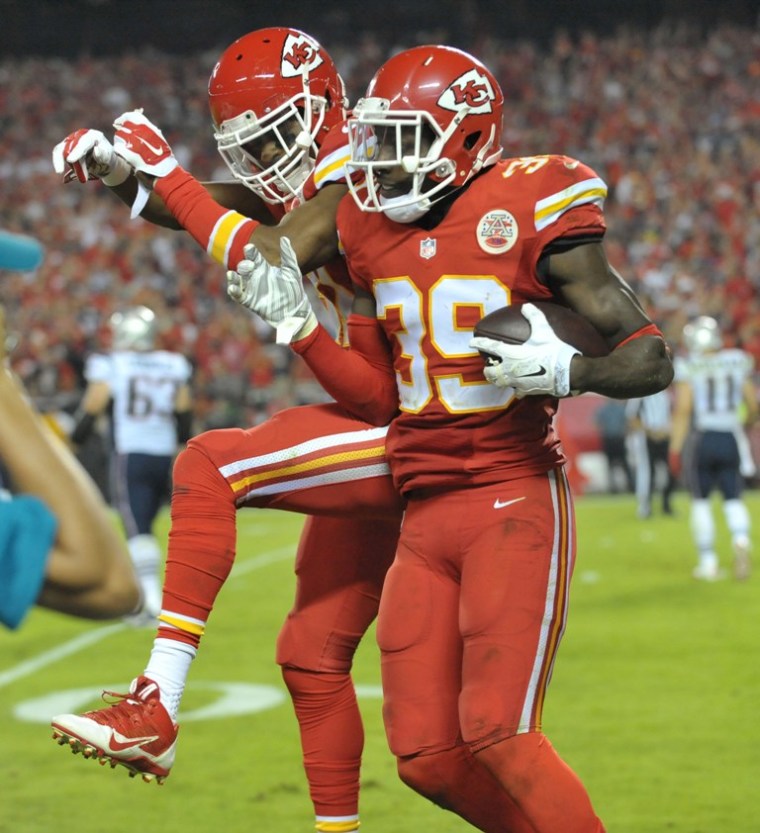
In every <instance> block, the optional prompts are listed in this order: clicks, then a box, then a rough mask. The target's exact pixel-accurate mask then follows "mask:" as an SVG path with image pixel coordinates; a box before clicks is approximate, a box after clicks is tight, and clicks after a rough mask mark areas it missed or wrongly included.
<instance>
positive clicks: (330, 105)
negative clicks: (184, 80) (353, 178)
mask: <svg viewBox="0 0 760 833" xmlns="http://www.w3.org/2000/svg"><path fill="white" fill-rule="evenodd" d="M208 95H209V107H210V108H211V117H212V119H213V121H214V128H215V130H214V138H215V139H216V143H217V147H218V148H219V153H220V154H221V155H222V158H223V159H224V161H225V162H226V163H227V166H228V167H229V169H230V170H231V171H232V174H233V175H234V176H235V178H236V179H238V180H240V181H241V182H242V183H244V184H245V185H247V186H248V187H249V188H251V189H252V190H253V191H255V192H256V193H257V194H258V195H259V196H260V197H261V198H262V199H263V200H266V201H267V202H269V203H278V202H279V203H285V202H289V201H290V200H292V199H293V198H294V197H296V196H299V195H300V192H301V189H302V188H303V185H304V183H305V182H306V179H307V177H308V175H309V173H310V171H311V170H312V168H313V167H314V160H315V158H316V155H317V150H318V148H319V145H320V143H321V141H322V139H323V138H324V135H325V134H326V133H327V132H328V130H329V129H330V128H331V127H333V126H334V125H335V124H338V123H339V122H341V121H342V120H343V119H344V118H345V117H346V110H345V108H346V93H345V86H344V84H343V79H342V78H341V77H340V75H339V74H338V70H337V68H336V67H335V64H334V63H333V61H332V59H331V58H330V56H329V55H328V54H327V52H325V50H324V49H323V48H322V47H321V46H320V45H319V44H318V43H317V41H315V40H314V39H313V38H312V37H310V36H309V35H306V34H304V33H303V32H299V31H298V30H297V29H286V28H270V29H258V30H256V31H255V32H250V33H249V34H247V35H244V36H243V37H242V38H239V39H238V40H236V41H235V42H234V43H233V44H231V45H230V46H229V47H228V48H227V49H226V50H225V51H224V53H223V54H222V56H221V58H220V59H219V61H218V62H217V64H216V66H215V67H214V71H213V72H212V73H211V78H210V79H209V84H208ZM269 142H274V143H275V150H274V152H272V150H271V148H272V145H269V149H270V151H269V156H270V158H269V159H268V160H266V161H264V160H262V159H261V158H260V150H261V149H262V147H264V145H265V144H266V143H269ZM272 157H273V158H274V159H275V161H272Z"/></svg>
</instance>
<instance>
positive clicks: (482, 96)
mask: <svg viewBox="0 0 760 833" xmlns="http://www.w3.org/2000/svg"><path fill="white" fill-rule="evenodd" d="M495 98H496V96H495V95H494V91H493V87H492V86H491V82H490V81H489V80H488V78H487V77H486V76H485V75H484V74H483V73H482V72H479V71H478V70H477V69H474V68H473V69H470V70H467V72H465V73H464V75H460V76H459V78H457V79H456V81H452V83H451V84H450V85H449V86H448V87H447V88H446V89H445V90H444V91H443V92H442V93H441V96H440V98H439V99H438V102H437V103H438V106H439V107H443V109H444V110H451V111H453V112H454V113H458V112H459V111H460V110H461V109H462V108H463V107H468V108H469V112H470V113H490V112H492V110H493V106H492V103H491V102H492V101H493V100H494V99H495Z"/></svg>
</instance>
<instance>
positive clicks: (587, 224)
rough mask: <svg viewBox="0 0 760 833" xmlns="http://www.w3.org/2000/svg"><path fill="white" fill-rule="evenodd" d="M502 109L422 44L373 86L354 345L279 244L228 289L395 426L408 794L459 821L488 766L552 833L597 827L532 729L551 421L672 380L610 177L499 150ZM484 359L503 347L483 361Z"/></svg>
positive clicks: (395, 678) (397, 649) (385, 601)
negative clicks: (632, 268)
mask: <svg viewBox="0 0 760 833" xmlns="http://www.w3.org/2000/svg"><path fill="white" fill-rule="evenodd" d="M502 109H503V96H502V93H501V90H500V89H499V85H498V83H497V81H496V79H495V77H494V76H493V75H492V73H491V72H490V71H489V70H488V69H487V68H486V67H484V66H483V65H482V64H481V63H480V62H479V61H477V60H476V59H474V58H472V57H471V56H469V55H467V54H466V53H463V52H460V51H459V50H455V49H451V48H447V47H444V46H423V47H417V48H414V49H411V50H407V51H404V52H401V53H399V54H397V55H396V56H394V57H393V58H391V59H390V60H389V61H388V62H387V63H386V64H384V65H383V67H382V68H381V69H380V70H379V71H378V72H377V74H376V75H375V77H374V79H373V80H372V82H371V84H370V86H369V88H368V90H367V94H366V96H365V98H363V99H362V100H361V101H360V102H359V104H358V105H357V106H356V108H355V110H354V112H353V114H352V116H351V118H350V119H349V136H350V142H351V153H352V156H351V163H350V167H351V168H353V169H354V170H357V171H360V172H362V173H363V174H364V179H363V181H362V182H361V183H356V182H354V181H352V180H349V187H350V190H351V196H350V197H346V198H344V199H343V200H342V202H341V204H340V206H339V209H338V217H337V220H338V231H339V234H340V239H341V243H342V246H343V249H344V252H345V255H346V259H347V263H348V265H349V270H350V272H351V276H352V278H353V281H354V283H355V286H356V294H355V302H354V308H353V310H354V311H353V314H352V316H351V317H350V318H349V334H350V340H351V345H352V349H351V350H349V351H345V350H340V349H339V348H337V347H336V346H335V344H334V343H333V342H332V341H331V340H330V338H329V336H328V335H327V334H326V333H325V332H324V330H323V328H322V327H321V326H320V325H319V324H318V322H317V320H316V318H315V317H314V315H313V313H312V311H311V309H310V308H309V303H308V299H306V298H305V296H304V295H303V292H302V291H301V290H300V289H299V287H300V286H301V282H300V276H299V267H298V262H297V258H296V256H295V254H294V253H293V251H292V248H291V247H290V245H289V241H288V240H287V238H283V239H282V241H281V265H280V266H279V267H273V266H270V265H269V264H268V263H267V262H266V261H265V260H264V259H263V258H262V257H260V256H259V255H258V254H256V253H255V252H252V253H251V255H252V256H251V258H250V259H249V260H248V261H244V262H243V263H242V264H240V265H239V267H238V269H237V270H236V271H235V272H231V273H229V275H228V280H229V292H230V294H231V296H232V297H234V298H236V299H237V300H239V301H241V302H242V303H244V304H245V305H246V306H248V307H249V308H250V309H252V310H253V311H254V312H256V313H257V314H259V315H260V316H261V317H262V318H264V320H266V321H267V322H268V323H269V324H271V325H272V326H274V327H277V328H278V330H279V331H284V332H286V334H287V336H289V337H290V339H291V344H292V346H293V348H294V349H295V350H296V352H297V353H299V354H300V355H301V356H303V357H304V358H305V359H306V361H307V362H308V363H309V365H310V366H311V367H312V369H313V370H314V372H315V373H316V375H317V376H318V378H319V379H320V381H321V382H322V384H323V385H324V386H325V388H326V389H327V390H328V391H329V392H330V393H331V394H332V395H333V396H334V397H335V398H336V399H337V401H338V402H341V403H342V404H344V405H345V407H346V408H347V409H348V410H350V411H351V412H352V413H354V414H355V415H356V416H358V417H360V418H362V419H365V420H367V421H368V422H370V423H375V424H378V425H384V424H386V423H387V422H388V420H392V422H391V425H390V428H389V430H388V435H387V441H386V450H387V455H388V460H389V463H390V466H391V472H392V476H393V479H394V482H395V484H396V486H397V487H398V489H399V491H400V492H401V493H402V494H403V495H404V497H405V498H406V500H407V509H406V514H405V519H404V525H403V528H402V531H401V535H400V539H399V548H398V551H397V554H396V558H395V561H394V563H393V566H392V567H391V568H390V571H389V572H388V575H387V578H386V582H385V587H384V590H383V597H382V601H381V604H380V613H379V618H378V642H379V644H380V648H381V652H382V678H383V690H384V719H385V724H386V730H387V735H388V740H389V744H390V747H391V750H392V751H393V753H394V754H395V755H396V757H397V760H398V769H399V773H400V776H401V778H402V779H403V781H405V782H406V783H407V784H409V785H410V786H411V787H413V788H414V789H415V790H417V791H418V792H420V793H421V794H422V795H425V796H427V797H428V798H430V799H432V800H433V801H435V802H436V803H438V804H440V805H441V806H443V807H447V808H449V809H453V810H454V811H455V812H459V813H460V814H461V807H462V802H463V800H464V797H466V795H467V794H471V793H470V791H472V790H476V789H479V788H480V789H483V788H482V786H479V785H480V784H481V781H480V780H479V779H478V777H477V774H479V775H480V776H481V779H484V778H485V774H488V775H489V776H491V777H492V778H493V779H495V781H496V782H498V784H499V785H500V786H501V788H502V790H503V791H504V792H505V793H506V794H508V795H510V796H511V797H512V798H513V799H514V800H515V801H516V802H517V804H518V805H519V807H520V808H521V810H522V811H523V813H524V815H525V817H527V819H528V821H529V823H530V825H531V826H532V828H533V829H534V830H535V831H537V833H557V831H562V833H600V831H603V830H604V827H603V825H602V822H601V821H600V820H599V818H598V817H597V815H596V813H595V811H594V809H593V807H592V804H591V801H590V799H589V797H588V795H587V793H586V790H585V788H584V786H583V785H582V783H581V781H580V780H579V779H578V777H577V776H576V775H575V773H574V772H573V771H572V770H571V769H570V767H569V766H568V765H567V764H566V763H565V762H564V761H563V760H562V759H561V758H560V757H559V755H558V754H557V753H556V751H555V750H554V749H553V747H552V745H551V744H550V742H549V741H548V739H547V738H546V736H545V735H544V734H543V733H542V730H541V715H542V709H543V704H544V698H545V696H546V690H547V685H548V682H549V679H550V676H551V671H552V666H553V664H554V661H555V658H556V654H557V649H558V646H559V642H560V639H561V636H562V633H563V631H564V628H565V622H566V617H567V610H568V599H569V588H570V577H571V574H572V570H573V564H574V561H575V525H574V514H573V503H572V497H571V494H570V492H569V489H568V484H567V478H566V475H565V471H564V468H563V462H564V457H563V452H562V447H561V444H560V440H559V438H558V436H557V435H556V433H555V431H554V427H553V416H554V414H555V412H556V409H557V407H558V400H559V399H561V398H562V397H565V396H568V395H570V394H571V393H576V392H586V391H595V392H597V393H601V394H604V395H607V396H611V397H618V398H627V397H629V396H642V395H647V394H650V393H654V392H655V391H658V390H661V389H663V388H664V387H666V386H667V385H668V384H669V382H670V381H671V378H672V374H673V370H672V364H671V361H670V357H669V353H668V350H667V348H666V345H665V342H664V340H663V338H662V336H661V333H660V332H659V330H658V329H657V327H656V326H655V325H654V324H653V323H652V322H651V321H650V320H649V319H648V318H647V317H646V315H645V314H644V312H643V310H642V308H641V306H640V304H639V303H638V302H637V300H636V298H635V297H634V295H633V294H632V292H631V290H630V289H629V287H628V286H627V285H626V284H625V282H624V281H623V280H622V279H621V277H620V276H619V275H618V274H617V273H616V272H615V270H614V269H613V268H612V267H611V266H610V264H609V262H608V260H607V257H606V254H605V250H604V247H603V244H602V238H603V235H604V233H605V223H604V218H603V214H602V205H603V201H604V197H605V195H606V186H605V184H604V182H603V181H602V180H601V179H600V178H599V176H598V175H597V174H596V173H595V172H594V171H593V170H591V169H590V168H588V167H587V166H586V165H584V164H582V163H581V162H579V161H577V160H575V159H571V158H568V157H565V156H554V155H548V156H532V157H520V158H516V159H504V158H502V154H501V146H500V137H501V131H502ZM547 299H554V300H555V301H558V302H560V303H563V304H565V305H567V306H569V307H571V308H572V309H574V310H575V311H577V312H579V313H581V314H582V315H584V316H585V317H586V318H588V319H589V320H590V321H591V322H592V323H593V324H594V326H595V327H596V328H597V329H598V330H599V331H600V332H601V333H602V335H603V336H604V337H605V339H606V341H607V343H608V345H609V348H610V353H609V355H608V356H605V357H602V358H589V357H584V356H582V355H580V354H579V353H578V351H577V350H575V348H573V347H571V346H570V345H569V344H567V343H565V342H563V341H561V340H560V339H559V338H558V337H557V336H556V334H555V333H554V331H553V330H552V329H551V327H550V326H549V324H548V322H547V320H546V318H545V316H544V315H543V314H542V313H541V312H540V311H539V310H538V308H537V307H535V306H531V304H530V302H531V301H536V300H547ZM519 302H527V305H526V306H525V307H523V310H524V315H525V317H526V318H528V320H529V322H530V324H531V335H530V338H529V339H528V340H527V341H526V342H525V343H524V344H519V345H512V344H510V345H507V344H504V343H503V342H500V341H496V340H492V339H487V338H473V337H472V327H473V325H474V323H475V322H476V321H477V320H478V319H479V318H480V317H481V316H482V315H483V314H485V313H488V312H490V311H492V310H494V309H497V308H499V307H502V306H505V305H507V304H510V303H519ZM481 352H484V353H488V354H491V355H492V356H494V361H493V362H492V363H490V364H489V365H488V366H487V367H485V369H484V363H483V360H482V358H481V355H480V354H481ZM484 376H485V379H484ZM399 410H400V413H399ZM397 414H398V415H397ZM468 754H469V755H470V757H468ZM473 761H474V763H473ZM494 812H497V811H494ZM476 826H479V825H477V823H476ZM480 829H487V828H486V827H481V828H480Z"/></svg>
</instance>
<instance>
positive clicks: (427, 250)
mask: <svg viewBox="0 0 760 833" xmlns="http://www.w3.org/2000/svg"><path fill="white" fill-rule="evenodd" d="M435 249H436V242H435V240H434V239H433V238H432V237H426V238H425V239H424V240H421V241H420V257H422V258H424V259H425V260H430V258H431V257H434V256H435Z"/></svg>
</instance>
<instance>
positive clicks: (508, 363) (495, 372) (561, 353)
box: [470, 304, 580, 398]
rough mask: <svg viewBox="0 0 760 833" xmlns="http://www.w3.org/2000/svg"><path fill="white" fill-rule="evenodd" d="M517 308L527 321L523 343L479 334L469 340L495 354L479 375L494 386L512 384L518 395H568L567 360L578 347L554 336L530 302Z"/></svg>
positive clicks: (510, 386) (472, 345) (577, 351)
mask: <svg viewBox="0 0 760 833" xmlns="http://www.w3.org/2000/svg"><path fill="white" fill-rule="evenodd" d="M521 312H522V314H523V316H524V317H525V318H526V319H527V320H528V322H529V323H530V338H529V339H528V340H527V341H526V342H524V343H523V344H505V343H504V342H503V341H497V340H496V339H494V338H485V337H481V336H476V337H474V338H472V339H471V340H470V347H474V348H475V349H476V350H479V351H480V352H481V353H487V354H488V355H489V356H494V357H495V358H494V361H493V363H490V364H488V365H486V368H485V370H484V371H483V375H484V376H485V377H486V379H488V381H489V382H490V383H491V384H492V385H496V387H499V388H508V387H509V388H514V390H515V393H516V394H517V396H518V397H520V398H522V397H523V396H530V395H532V394H535V395H538V394H542V395H544V396H546V395H548V396H557V397H562V396H568V394H569V393H570V362H571V361H572V359H573V356H575V355H577V354H580V350H577V349H576V348H575V347H573V346H571V345H570V344H567V343H566V342H564V341H562V340H561V339H559V338H557V335H556V333H555V332H554V330H552V328H551V327H550V326H549V322H548V321H547V320H546V316H545V315H544V314H543V312H541V310H540V309H538V307H536V306H535V305H534V304H524V305H523V306H522V308H521Z"/></svg>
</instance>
